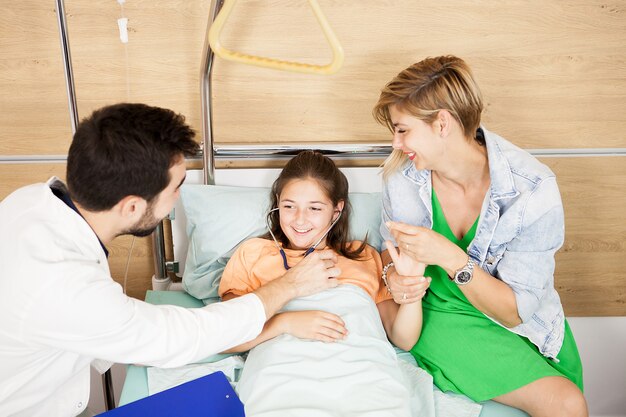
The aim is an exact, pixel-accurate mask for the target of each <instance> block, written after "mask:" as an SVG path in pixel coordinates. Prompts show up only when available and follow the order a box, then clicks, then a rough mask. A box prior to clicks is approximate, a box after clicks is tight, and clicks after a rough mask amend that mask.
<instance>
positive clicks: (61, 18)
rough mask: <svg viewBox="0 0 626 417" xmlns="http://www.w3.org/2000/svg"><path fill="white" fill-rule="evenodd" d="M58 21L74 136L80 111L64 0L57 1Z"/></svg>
mask: <svg viewBox="0 0 626 417" xmlns="http://www.w3.org/2000/svg"><path fill="white" fill-rule="evenodd" d="M56 3H57V7H56V9H57V20H58V23H59V35H60V37H61V52H62V53H63V67H64V69H65V86H66V88H67V101H68V105H69V108H70V121H71V122H72V134H74V133H76V128H77V127H78V110H77V106H76V91H75V90H74V73H73V72H72V56H71V54H70V42H69V38H68V36H67V23H66V21H65V5H64V1H63V0H56Z"/></svg>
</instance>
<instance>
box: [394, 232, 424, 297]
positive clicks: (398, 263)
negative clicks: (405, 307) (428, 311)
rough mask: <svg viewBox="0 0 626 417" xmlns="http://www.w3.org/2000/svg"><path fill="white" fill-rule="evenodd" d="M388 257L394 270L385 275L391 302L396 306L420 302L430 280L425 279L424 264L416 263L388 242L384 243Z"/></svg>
mask: <svg viewBox="0 0 626 417" xmlns="http://www.w3.org/2000/svg"><path fill="white" fill-rule="evenodd" d="M385 246H386V247H387V251H388V252H389V256H391V260H392V261H393V265H394V270H390V271H389V272H388V274H387V283H388V284H389V287H388V288H389V291H390V292H391V295H392V296H393V300H394V301H395V302H396V303H398V304H410V303H414V302H416V301H418V300H421V299H422V298H423V297H424V295H425V294H426V290H427V289H428V286H429V285H430V281H431V279H430V278H425V277H424V276H423V275H424V270H425V269H426V264H424V263H422V262H418V261H416V260H415V259H414V258H413V257H411V256H409V255H408V254H407V253H406V252H404V251H403V250H402V249H400V252H398V251H397V249H396V248H395V246H393V244H392V243H391V242H389V241H386V242H385Z"/></svg>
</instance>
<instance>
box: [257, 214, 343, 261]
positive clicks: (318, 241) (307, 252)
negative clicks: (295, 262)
mask: <svg viewBox="0 0 626 417" xmlns="http://www.w3.org/2000/svg"><path fill="white" fill-rule="evenodd" d="M278 209H279V207H276V208H273V209H271V210H270V211H268V212H267V216H265V226H267V230H268V231H269V232H270V235H271V236H272V239H274V244H275V245H276V247H277V248H278V251H279V252H280V256H281V257H282V258H283V266H284V267H285V270H289V268H291V267H290V266H289V264H288V263H287V255H286V254H285V250H284V249H283V248H282V246H280V245H279V244H278V240H276V236H274V233H272V228H271V227H270V222H269V218H270V214H272V212H274V211H276V210H278ZM341 213H342V211H339V215H338V216H337V218H336V219H335V220H333V222H332V223H331V224H330V226H328V229H326V232H324V234H323V235H322V237H320V238H319V239H318V240H317V242H315V243H314V244H313V246H311V247H310V248H308V249H307V250H306V251H305V252H304V257H305V258H306V257H307V256H308V255H309V254H310V253H311V252H313V251H314V250H315V249H316V248H317V247H318V246H319V244H320V243H322V240H324V238H325V237H326V236H327V235H328V233H329V232H330V229H332V228H333V226H334V225H336V224H337V222H338V221H339V219H340V218H341Z"/></svg>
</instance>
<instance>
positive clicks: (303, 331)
mask: <svg viewBox="0 0 626 417" xmlns="http://www.w3.org/2000/svg"><path fill="white" fill-rule="evenodd" d="M231 298H232V297H231ZM283 333H287V334H290V335H292V336H295V337H298V338H300V339H311V340H319V341H322V342H335V341H337V340H341V339H344V338H345V337H346V336H347V334H348V330H347V329H346V327H345V324H344V322H343V320H342V319H341V317H339V316H337V315H335V314H332V313H328V312H326V311H318V310H310V311H289V312H285V313H279V314H276V315H275V316H273V317H272V318H271V319H269V320H268V321H267V322H266V323H265V326H264V327H263V330H262V331H261V334H259V335H258V336H257V337H256V338H254V339H252V340H250V341H249V342H246V343H243V344H241V345H239V346H235V347H233V348H232V349H229V350H227V351H226V352H227V353H233V352H245V351H248V350H250V349H252V348H253V347H255V346H257V345H258V344H260V343H263V342H265V341H267V340H270V339H273V338H274V337H276V336H279V335H281V334H283Z"/></svg>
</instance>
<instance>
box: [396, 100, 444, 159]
mask: <svg viewBox="0 0 626 417" xmlns="http://www.w3.org/2000/svg"><path fill="white" fill-rule="evenodd" d="M389 115H390V116H391V121H392V123H393V126H394V133H393V139H392V141H391V145H392V147H393V149H399V150H401V151H402V152H404V153H405V154H406V155H407V156H408V157H409V159H410V160H411V161H413V164H415V167H416V168H417V169H428V168H430V167H431V166H432V162H433V161H434V160H435V159H436V158H437V157H438V156H440V155H441V154H442V153H443V151H444V149H443V143H442V141H441V137H440V136H439V134H438V133H437V121H435V122H434V123H433V124H432V125H431V124H428V123H426V122H424V121H422V120H420V119H418V118H416V117H414V116H411V115H409V114H407V113H404V112H403V111H401V110H399V109H398V108H397V107H396V106H391V107H389Z"/></svg>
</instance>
